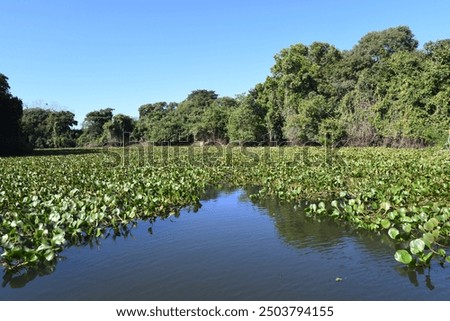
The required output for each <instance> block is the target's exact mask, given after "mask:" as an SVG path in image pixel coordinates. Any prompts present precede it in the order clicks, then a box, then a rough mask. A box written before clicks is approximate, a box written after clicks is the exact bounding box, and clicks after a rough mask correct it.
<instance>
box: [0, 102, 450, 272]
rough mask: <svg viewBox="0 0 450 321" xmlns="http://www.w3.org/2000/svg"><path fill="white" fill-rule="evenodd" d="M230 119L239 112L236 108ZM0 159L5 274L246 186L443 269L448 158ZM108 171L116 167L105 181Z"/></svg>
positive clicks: (289, 150)
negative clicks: (378, 236)
mask: <svg viewBox="0 0 450 321" xmlns="http://www.w3.org/2000/svg"><path fill="white" fill-rule="evenodd" d="M239 108H240V107H239ZM144 152H145V154H146V155H145V156H143V155H142V154H141V153H140V152H138V151H134V152H133V151H128V152H127V154H126V155H128V157H129V159H127V162H126V164H127V166H119V165H121V164H122V163H124V164H125V162H122V156H124V155H123V154H122V153H123V150H122V149H111V150H109V151H108V152H106V153H101V152H100V151H99V153H89V154H79V155H72V156H39V157H23V158H0V176H1V177H2V180H1V181H0V210H1V213H2V215H1V219H0V235H1V238H0V242H1V244H0V248H1V250H2V253H1V262H2V264H3V266H4V267H5V268H6V269H13V270H14V269H20V268H21V267H27V266H33V265H36V264H44V265H50V266H52V265H54V264H55V262H56V260H57V259H58V257H59V253H60V252H61V251H63V249H64V248H65V247H66V246H70V245H74V244H85V243H88V242H90V241H92V240H95V239H96V238H98V237H103V236H106V235H108V234H112V235H120V234H121V233H125V231H126V228H127V225H129V224H131V223H132V222H134V221H135V220H141V219H152V218H154V217H155V216H157V215H161V216H163V217H164V216H167V215H171V214H176V213H177V212H178V210H179V209H180V208H181V207H183V206H188V205H195V204H198V201H199V199H200V195H201V193H202V191H204V189H205V187H206V186H211V185H212V186H218V185H227V186H230V187H237V186H257V187H258V188H259V190H258V191H257V192H256V194H255V195H253V196H252V197H253V198H267V197H272V196H275V197H277V198H279V199H281V200H285V201H290V202H293V203H294V204H298V203H302V204H303V203H304V202H305V201H307V202H308V206H307V209H306V210H307V213H308V215H309V216H312V217H321V216H329V217H333V218H335V219H339V220H344V221H348V222H349V223H350V224H351V225H352V226H353V227H355V228H361V229H367V230H370V231H379V232H380V233H387V235H388V236H389V237H391V238H392V239H393V240H395V242H397V243H398V246H399V251H398V252H397V253H396V255H395V258H396V259H397V260H398V261H399V262H402V263H405V264H408V265H411V266H419V267H420V266H422V267H423V266H429V265H430V264H431V260H433V259H434V260H439V262H440V263H441V264H445V262H447V261H448V260H449V256H448V254H447V247H448V245H449V244H450V207H449V206H448V199H449V198H450V192H449V191H450V189H449V188H448V187H449V186H450V181H449V177H450V169H449V167H448V166H447V165H448V162H449V161H450V156H449V154H448V153H447V152H446V151H439V150H433V149H423V150H412V149H401V150H394V149H384V148H364V149H359V148H343V149H339V150H333V149H331V148H311V147H309V148H307V147H304V148H299V147H283V148H280V149H279V148H273V147H265V148H251V147H240V146H236V147H229V148H228V147H227V148H222V149H221V148H218V149H217V148H212V149H209V148H207V147H204V148H203V149H199V148H195V149H194V148H192V147H177V149H175V148H158V147H151V148H148V149H146V150H145V151H144ZM111 165H115V166H116V167H114V168H113V169H112V168H111Z"/></svg>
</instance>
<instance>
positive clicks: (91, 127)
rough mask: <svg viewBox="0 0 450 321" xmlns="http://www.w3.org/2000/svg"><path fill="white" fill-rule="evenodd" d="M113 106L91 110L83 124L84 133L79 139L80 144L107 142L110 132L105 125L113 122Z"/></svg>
mask: <svg viewBox="0 0 450 321" xmlns="http://www.w3.org/2000/svg"><path fill="white" fill-rule="evenodd" d="M113 110H114V109H112V108H105V109H100V110H95V111H91V112H89V113H88V114H87V115H86V117H85V119H84V122H83V125H82V134H81V136H80V137H79V139H78V144H79V145H88V144H91V145H102V144H104V143H106V142H107V139H108V137H107V135H108V133H107V132H105V130H104V126H105V124H106V123H108V122H111V120H112V117H113V113H112V112H113Z"/></svg>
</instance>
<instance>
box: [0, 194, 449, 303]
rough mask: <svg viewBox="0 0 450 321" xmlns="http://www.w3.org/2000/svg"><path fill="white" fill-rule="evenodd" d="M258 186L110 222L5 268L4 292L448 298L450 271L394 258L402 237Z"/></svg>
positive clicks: (0, 294) (21, 295) (19, 295)
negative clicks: (36, 262) (46, 255)
mask: <svg viewBox="0 0 450 321" xmlns="http://www.w3.org/2000/svg"><path fill="white" fill-rule="evenodd" d="M254 192H255V190H254V189H252V188H246V189H244V190H235V189H221V190H220V191H219V190H217V189H209V190H208V191H207V192H206V193H205V195H204V197H203V198H202V201H201V203H202V207H201V209H200V207H199V206H194V207H191V208H189V209H184V210H182V211H181V213H177V214H176V215H173V216H168V215H166V216H164V217H160V218H154V219H150V220H146V221H137V222H132V223H130V224H128V225H125V226H120V227H118V228H115V229H109V230H108V231H107V232H106V233H105V234H104V235H103V237H101V238H91V239H84V240H80V242H79V243H76V244H71V246H70V247H68V248H67V249H66V250H65V251H63V252H62V253H61V254H62V255H65V256H66V257H65V258H64V257H60V258H59V259H58V261H56V260H55V261H54V262H52V264H49V265H46V266H41V267H39V268H37V269H28V270H21V271H17V272H16V273H4V275H3V282H2V287H3V288H2V289H0V299H2V298H9V299H14V298H16V299H23V300H25V299H36V298H39V299H72V300H79V299H81V300H86V299H96V300H98V299H102V300H103V299H111V300H153V299H157V300H186V299H188V300H203V299H207V300H211V299H213V300H234V299H240V300H356V299H358V300H390V299H396V300H400V299H402V300H407V299H420V300H432V299H439V298H440V299H443V298H444V299H445V298H446V297H449V296H450V286H449V284H448V283H449V282H448V278H447V277H446V272H447V270H446V269H441V268H439V267H438V266H436V267H434V266H433V267H432V269H424V270H420V269H417V270H411V269H408V268H405V267H403V266H401V265H400V264H398V263H397V262H395V261H394V258H393V255H394V252H395V249H396V245H395V244H394V243H393V242H392V241H391V240H390V238H389V237H387V236H386V235H384V234H381V235H378V234H376V233H370V232H366V231H360V230H354V229H352V228H351V227H350V226H348V225H347V224H343V223H339V224H338V223H337V222H334V221H332V220H328V219H321V220H320V221H319V220H317V219H313V218H309V217H307V216H306V215H305V214H304V212H303V208H302V206H298V207H297V208H294V206H293V205H292V204H287V203H284V202H280V201H279V200H277V199H269V198H267V199H263V200H253V199H251V198H249V196H248V195H251V194H253V193H254ZM193 213H197V214H193ZM124 239H126V241H124ZM89 248H90V249H92V250H91V251H90V250H89ZM432 277H433V278H432ZM337 279H339V280H342V281H341V282H336V280H337ZM102 280H107V282H106V281H105V282H103V281H102ZM99 284H101V288H98V289H97V288H96V287H97V286H98V285H99ZM86 288H89V291H86ZM9 289H15V291H16V292H11V291H12V290H9ZM18 289H19V290H18ZM68 289H70V291H69V290H68ZM430 293H432V295H429V294H430Z"/></svg>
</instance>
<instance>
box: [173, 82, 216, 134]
mask: <svg viewBox="0 0 450 321" xmlns="http://www.w3.org/2000/svg"><path fill="white" fill-rule="evenodd" d="M217 98H218V95H217V94H216V93H215V92H214V91H213V90H206V89H199V90H194V91H192V92H191V93H190V94H189V95H188V97H187V98H186V99H185V100H184V101H182V102H181V103H180V105H179V106H178V112H179V113H180V117H181V118H182V119H183V126H184V128H183V133H182V135H183V136H186V137H187V138H188V140H190V141H203V140H208V134H207V132H206V130H205V128H204V126H203V123H202V118H203V114H204V113H205V111H206V110H208V109H209V108H210V107H211V106H212V104H213V102H214V101H215V100H216V99H217Z"/></svg>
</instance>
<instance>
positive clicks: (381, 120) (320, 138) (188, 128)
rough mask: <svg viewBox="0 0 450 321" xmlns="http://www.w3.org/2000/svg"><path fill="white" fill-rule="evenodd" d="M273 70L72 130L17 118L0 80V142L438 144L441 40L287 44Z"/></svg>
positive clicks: (45, 112) (378, 37) (447, 75)
mask: <svg viewBox="0 0 450 321" xmlns="http://www.w3.org/2000/svg"><path fill="white" fill-rule="evenodd" d="M274 60H275V62H274V65H273V66H272V68H271V70H270V74H269V75H268V76H267V78H266V79H265V80H264V81H262V82H261V83H259V84H256V85H255V86H254V87H253V88H252V89H250V90H249V91H248V92H247V93H245V94H241V95H237V96H235V97H220V96H219V95H218V94H217V93H216V92H215V91H214V90H209V89H197V90H193V91H192V92H191V93H190V94H189V95H188V96H187V97H186V99H184V100H183V101H181V102H164V101H163V102H151V103H147V104H143V105H142V106H140V107H139V117H138V118H132V117H130V116H128V115H123V114H115V115H114V107H113V106H109V107H107V108H106V107H103V108H99V109H97V110H94V111H91V112H89V113H88V114H87V115H86V117H85V118H84V121H80V122H79V123H80V124H81V125H82V126H81V129H76V128H75V127H74V126H75V125H76V124H77V123H78V121H76V120H75V115H74V114H73V113H71V112H69V111H63V110H52V108H51V106H48V105H45V104H44V105H43V106H42V105H41V106H28V107H29V108H25V109H23V108H22V104H21V102H20V100H18V99H16V98H14V99H16V100H14V99H13V96H11V94H10V93H9V86H8V85H7V82H6V79H7V78H6V77H4V76H2V83H3V84H2V85H1V87H0V89H1V91H2V97H6V98H5V99H6V100H7V101H8V103H7V104H6V105H7V106H11V107H8V108H9V109H8V108H3V104H4V103H5V102H4V101H3V100H2V108H1V109H0V112H1V113H2V117H0V119H2V121H4V120H5V121H7V122H8V126H9V127H8V128H10V133H9V134H6V133H3V134H2V133H0V134H1V135H2V137H3V138H4V139H6V140H7V141H14V142H15V144H17V143H18V142H19V139H18V137H19V136H20V137H21V140H22V143H25V144H26V145H27V146H28V148H61V147H72V146H75V145H76V146H104V145H107V144H109V145H122V144H124V143H125V144H127V143H129V142H130V141H135V142H136V141H137V142H148V143H156V144H161V143H169V142H170V143H171V144H188V143H193V142H203V143H204V142H208V143H211V142H220V143H228V142H239V143H243V142H249V141H251V142H257V143H258V144H273V143H275V142H276V143H281V142H289V143H291V144H300V145H321V144H324V143H325V142H327V143H329V144H334V145H336V146H391V147H423V146H433V145H443V144H444V143H445V142H446V140H447V137H448V129H449V126H450V121H449V120H450V99H449V97H450V89H449V88H450V40H448V39H445V40H437V41H434V42H427V43H425V44H424V45H423V47H422V48H420V49H419V44H418V41H417V40H416V39H415V37H414V34H413V33H412V31H411V30H410V29H409V28H408V27H407V26H399V27H395V28H389V29H386V30H382V31H375V32H370V33H368V34H366V35H365V36H363V37H362V38H361V39H360V40H359V41H358V43H357V44H355V45H354V47H353V48H352V49H351V50H339V49H338V48H336V47H334V46H333V45H332V44H329V43H323V42H313V43H312V44H310V45H304V44H295V45H292V46H290V47H289V48H285V49H282V50H281V51H280V52H279V53H277V54H276V55H275V56H274ZM268 72H269V71H268ZM2 99H3V98H2ZM6 105H5V106H6ZM136 108H137V106H136ZM22 109H23V110H22ZM3 114H4V116H5V117H3ZM22 114H23V115H22ZM6 115H8V117H6ZM11 115H12V116H11ZM1 128H2V130H3V129H4V128H6V127H4V126H3V125H2V127H1ZM20 130H21V135H19V134H18V133H19V132H20ZM8 131H9V129H8ZM7 135H13V136H14V137H12V138H14V140H12V138H11V137H9V136H7ZM8 137H9V138H8ZM3 150H6V146H5V148H3Z"/></svg>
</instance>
